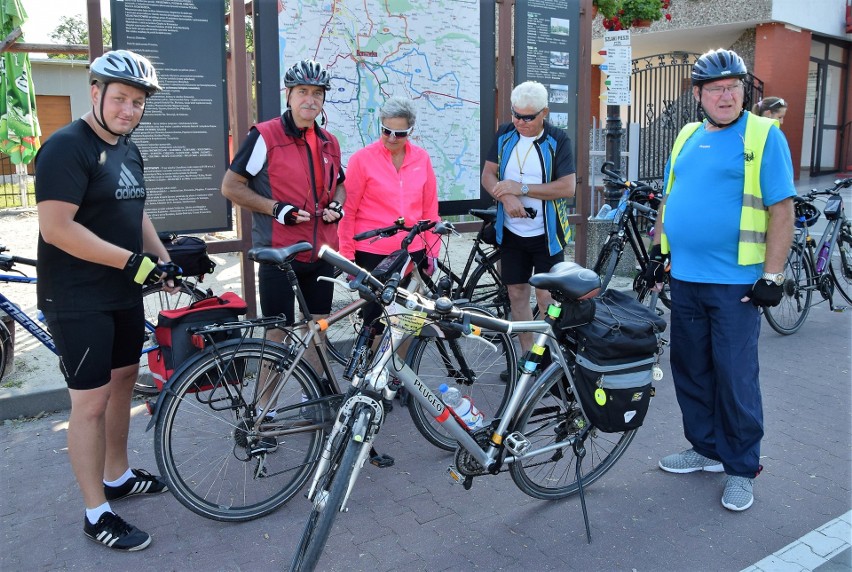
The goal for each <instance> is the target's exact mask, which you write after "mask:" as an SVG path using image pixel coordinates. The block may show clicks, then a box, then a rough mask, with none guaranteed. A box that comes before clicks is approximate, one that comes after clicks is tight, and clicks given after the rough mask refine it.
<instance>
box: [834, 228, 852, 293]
mask: <svg viewBox="0 0 852 572" xmlns="http://www.w3.org/2000/svg"><path fill="white" fill-rule="evenodd" d="M846 224H848V223H846ZM846 230H847V229H846V228H845V227H844V228H843V229H841V231H840V234H839V235H838V237H837V252H836V253H835V256H832V257H831V265H830V266H829V271H830V272H831V278H832V280H834V289H835V290H836V291H837V292H840V295H841V296H843V299H844V300H846V303H847V304H852V298H850V296H852V235H849V234H848V233H847V232H846Z"/></svg>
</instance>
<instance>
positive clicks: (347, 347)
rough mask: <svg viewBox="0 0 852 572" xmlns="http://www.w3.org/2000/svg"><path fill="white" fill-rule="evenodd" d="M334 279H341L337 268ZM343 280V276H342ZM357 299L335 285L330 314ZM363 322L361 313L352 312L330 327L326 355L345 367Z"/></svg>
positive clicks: (354, 295)
mask: <svg viewBox="0 0 852 572" xmlns="http://www.w3.org/2000/svg"><path fill="white" fill-rule="evenodd" d="M334 277H335V278H341V272H340V269H339V268H335V273H334ZM343 278H344V279H345V276H343ZM357 299H358V293H357V292H353V291H351V290H349V289H348V288H345V287H343V286H341V285H340V284H337V283H335V285H334V296H333V297H332V300H331V313H332V314H333V313H334V312H336V311H338V310H340V309H342V308H345V307H346V306H348V305H349V304H351V303H352V302H354V301H356V300H357ZM363 322H364V320H363V318H362V316H361V312H360V311H358V312H353V313H351V314H349V315H348V316H346V317H344V318H343V319H341V320H338V321H337V322H335V323H334V324H332V325H330V326H329V328H328V330H327V331H326V336H325V347H326V349H327V350H328V354H329V355H330V356H331V357H332V359H334V361H336V362H337V363H339V364H341V365H346V363H347V362H348V361H349V356H350V355H352V346H353V345H354V344H355V340H356V339H357V338H358V332H360V331H361V324H363Z"/></svg>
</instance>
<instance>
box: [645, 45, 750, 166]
mask: <svg viewBox="0 0 852 572" xmlns="http://www.w3.org/2000/svg"><path fill="white" fill-rule="evenodd" d="M700 55H701V54H693V53H687V52H671V53H668V54H657V55H655V56H648V57H644V58H638V59H635V60H633V71H632V73H631V76H630V89H631V91H632V92H633V105H632V106H631V107H630V122H631V123H638V124H639V153H638V161H639V177H638V178H639V179H640V180H643V181H660V182H661V181H662V179H663V175H664V173H665V167H666V159H668V156H669V152H670V151H671V149H672V145H674V141H675V138H676V137H677V134H678V132H679V131H680V129H681V127H683V126H684V125H686V124H687V123H689V122H690V121H700V120H701V119H702V118H703V115H702V114H701V112H700V110H699V106H698V103H697V102H696V101H695V100H694V99H693V97H692V66H693V65H694V64H695V62H696V60H697V59H698V57H699V56H700ZM744 83H745V102H744V104H745V107H746V109H750V108H751V102H752V101H759V100H760V98H762V97H763V82H762V81H761V80H759V79H757V78H756V77H754V76H753V75H751V74H749V75H748V76H747V77H746V78H745V80H744Z"/></svg>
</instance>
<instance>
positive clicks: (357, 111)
mask: <svg viewBox="0 0 852 572" xmlns="http://www.w3.org/2000/svg"><path fill="white" fill-rule="evenodd" d="M479 4H480V2H479V0H357V1H355V0H299V1H290V0H285V1H282V2H279V7H280V11H279V14H278V30H279V57H280V60H281V70H282V76H283V71H284V70H286V69H287V68H289V67H290V66H291V65H293V63H294V62H296V61H298V60H301V59H314V60H317V61H318V62H320V63H322V64H324V65H325V66H326V67H327V68H328V70H329V71H330V72H331V74H332V81H331V88H332V89H331V91H330V92H328V95H327V98H326V103H325V112H326V114H327V115H328V124H327V125H326V126H325V127H326V128H327V129H329V130H330V131H331V132H332V133H334V134H335V135H336V136H337V138H338V139H339V140H340V145H341V147H342V151H343V157H344V165H345V163H346V160H347V159H348V157H349V156H351V155H352V153H354V152H355V151H357V150H358V149H360V148H362V147H364V146H365V145H367V144H369V143H371V142H373V141H375V140H376V139H378V137H379V126H378V125H379V124H378V121H379V120H378V111H379V108H380V107H381V105H382V104H383V103H384V102H385V100H387V99H388V98H389V97H393V96H397V97H406V98H408V99H411V100H412V101H413V102H414V103H415V106H416V109H417V124H416V127H415V129H414V132H413V133H412V142H413V143H414V144H416V145H419V146H421V147H423V148H424V149H426V151H428V152H429V155H430V157H431V158H432V165H433V167H434V168H435V174H436V176H437V178H438V198H439V200H441V201H455V200H469V199H478V198H479V192H480V190H479V175H480V152H479V149H480V142H479V133H480V131H479V127H480V73H479V47H480V44H479V22H480V20H479ZM281 107H282V110H283V109H284V108H285V107H286V101H285V99H284V84H283V81H282V83H281Z"/></svg>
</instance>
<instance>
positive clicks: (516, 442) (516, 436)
mask: <svg viewBox="0 0 852 572" xmlns="http://www.w3.org/2000/svg"><path fill="white" fill-rule="evenodd" d="M503 444H504V445H505V446H506V449H507V450H508V451H509V452H510V453H512V454H513V455H523V454H524V453H525V452H526V451H527V450H529V448H530V447H531V446H532V444H531V443H530V441H529V439H527V438H526V437H524V436H523V435H522V434H521V433H518V432H517V431H515V432H513V433H510V434H509V435H507V436H506V438H505V439H503Z"/></svg>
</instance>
